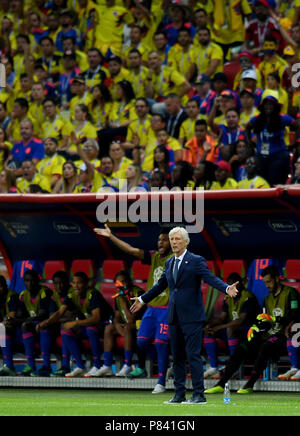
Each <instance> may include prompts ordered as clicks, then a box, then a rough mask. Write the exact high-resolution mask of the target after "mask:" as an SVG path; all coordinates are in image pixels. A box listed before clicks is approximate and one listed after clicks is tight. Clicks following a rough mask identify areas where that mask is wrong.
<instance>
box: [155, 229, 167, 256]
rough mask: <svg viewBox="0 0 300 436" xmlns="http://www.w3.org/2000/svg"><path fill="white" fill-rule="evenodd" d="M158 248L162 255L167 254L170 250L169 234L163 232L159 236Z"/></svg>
mask: <svg viewBox="0 0 300 436" xmlns="http://www.w3.org/2000/svg"><path fill="white" fill-rule="evenodd" d="M157 250H158V253H159V254H160V256H165V255H166V254H168V253H169V251H170V240H169V236H168V235H164V234H161V235H159V237H158V242H157Z"/></svg>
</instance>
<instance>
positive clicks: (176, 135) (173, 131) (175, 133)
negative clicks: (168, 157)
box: [166, 110, 188, 139]
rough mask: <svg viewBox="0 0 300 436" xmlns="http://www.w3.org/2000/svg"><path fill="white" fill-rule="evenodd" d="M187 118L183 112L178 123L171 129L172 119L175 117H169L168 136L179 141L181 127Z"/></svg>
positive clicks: (167, 123)
mask: <svg viewBox="0 0 300 436" xmlns="http://www.w3.org/2000/svg"><path fill="white" fill-rule="evenodd" d="M187 117H188V116H187V114H186V112H185V111H184V110H183V111H182V112H181V114H180V117H179V118H178V119H177V120H176V123H175V121H174V123H175V124H173V126H172V127H170V121H171V118H173V117H172V116H171V115H168V116H167V119H166V129H167V132H168V134H169V135H170V136H172V137H173V138H176V139H178V138H179V131H180V126H181V124H182V123H183V121H185V120H186V119H187ZM175 118H176V117H175Z"/></svg>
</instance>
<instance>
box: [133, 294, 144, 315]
mask: <svg viewBox="0 0 300 436" xmlns="http://www.w3.org/2000/svg"><path fill="white" fill-rule="evenodd" d="M130 300H134V303H133V305H132V306H131V307H130V312H131V313H136V312H138V311H139V310H140V309H141V308H142V307H143V304H142V303H141V302H140V301H139V299H138V297H133V298H130Z"/></svg>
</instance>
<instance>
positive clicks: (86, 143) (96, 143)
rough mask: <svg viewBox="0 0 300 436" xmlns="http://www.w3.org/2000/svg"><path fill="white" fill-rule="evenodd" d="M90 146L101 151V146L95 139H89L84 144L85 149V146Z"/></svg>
mask: <svg viewBox="0 0 300 436" xmlns="http://www.w3.org/2000/svg"><path fill="white" fill-rule="evenodd" d="M88 144H91V145H92V146H93V147H95V148H96V150H98V151H99V144H98V142H97V141H96V139H94V138H90V139H87V140H86V141H85V142H84V143H83V147H84V146H85V145H88Z"/></svg>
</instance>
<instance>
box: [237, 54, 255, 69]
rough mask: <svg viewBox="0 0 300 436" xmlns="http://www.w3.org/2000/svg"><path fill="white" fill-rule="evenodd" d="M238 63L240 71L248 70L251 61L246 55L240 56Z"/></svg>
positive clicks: (250, 66)
mask: <svg viewBox="0 0 300 436" xmlns="http://www.w3.org/2000/svg"><path fill="white" fill-rule="evenodd" d="M240 64H241V68H242V71H245V70H250V69H251V68H252V62H251V60H250V59H249V58H248V56H242V57H241V58H240Z"/></svg>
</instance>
